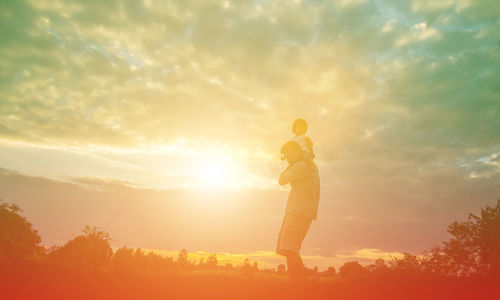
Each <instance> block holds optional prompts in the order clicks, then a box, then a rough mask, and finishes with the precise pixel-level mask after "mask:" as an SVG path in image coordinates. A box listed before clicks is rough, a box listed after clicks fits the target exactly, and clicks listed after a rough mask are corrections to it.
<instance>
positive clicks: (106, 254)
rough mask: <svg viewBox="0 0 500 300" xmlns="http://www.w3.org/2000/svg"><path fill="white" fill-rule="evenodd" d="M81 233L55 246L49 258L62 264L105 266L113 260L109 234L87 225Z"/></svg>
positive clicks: (91, 266)
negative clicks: (59, 245)
mask: <svg viewBox="0 0 500 300" xmlns="http://www.w3.org/2000/svg"><path fill="white" fill-rule="evenodd" d="M82 232H83V235H79V236H77V237H75V238H74V239H72V240H70V241H68V242H67V243H66V244H64V245H63V246H61V247H54V248H52V249H51V251H50V252H49V258H50V259H51V260H52V261H54V262H56V263H60V264H64V265H70V266H77V267H85V268H91V269H95V268H104V267H106V266H107V265H108V263H109V262H110V261H111V257H112V255H113V250H112V249H111V246H110V244H109V241H110V240H111V238H110V236H109V234H108V233H107V232H105V231H103V230H101V229H99V228H98V227H90V226H88V225H86V226H85V227H84V229H83V230H82Z"/></svg>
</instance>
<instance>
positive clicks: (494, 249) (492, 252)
mask: <svg viewBox="0 0 500 300" xmlns="http://www.w3.org/2000/svg"><path fill="white" fill-rule="evenodd" d="M448 232H449V233H450V234H451V235H452V236H453V237H452V238H451V239H450V240H449V241H447V242H444V243H443V245H444V246H443V247H442V248H435V249H433V251H432V252H431V257H432V259H430V260H429V264H434V268H436V266H440V265H441V267H442V268H443V269H445V270H447V271H448V272H449V273H451V274H453V275H465V276H469V275H472V274H475V273H480V274H491V275H500V199H498V200H497V204H496V207H490V206H488V205H487V206H486V208H483V209H481V215H480V216H476V215H474V214H469V218H468V220H467V221H463V222H458V221H455V222H453V223H452V224H450V226H449V227H448Z"/></svg>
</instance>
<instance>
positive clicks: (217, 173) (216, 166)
mask: <svg viewBox="0 0 500 300" xmlns="http://www.w3.org/2000/svg"><path fill="white" fill-rule="evenodd" d="M200 175H201V176H200V179H201V182H202V184H203V185H206V186H210V187H221V186H229V185H231V184H232V183H233V181H232V178H231V172H230V166H228V165H227V164H222V163H208V164H206V165H205V166H203V168H202V170H201V174H200Z"/></svg>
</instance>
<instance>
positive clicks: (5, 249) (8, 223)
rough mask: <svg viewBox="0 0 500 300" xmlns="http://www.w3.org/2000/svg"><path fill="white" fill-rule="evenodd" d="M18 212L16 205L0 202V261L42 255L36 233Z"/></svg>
mask: <svg viewBox="0 0 500 300" xmlns="http://www.w3.org/2000/svg"><path fill="white" fill-rule="evenodd" d="M20 212H22V210H21V209H20V208H19V207H18V206H17V205H15V204H7V203H1V200H0V260H2V259H10V260H12V259H26V258H32V257H36V256H40V255H43V253H44V251H43V247H41V246H40V242H41V239H40V236H39V235H38V231H37V230H35V229H33V225H32V224H31V223H30V222H28V220H27V219H26V218H25V217H23V216H21V215H19V213H20Z"/></svg>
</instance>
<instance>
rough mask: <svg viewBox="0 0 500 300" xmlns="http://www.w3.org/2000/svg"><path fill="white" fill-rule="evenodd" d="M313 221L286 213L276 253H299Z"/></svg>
mask: <svg viewBox="0 0 500 300" xmlns="http://www.w3.org/2000/svg"><path fill="white" fill-rule="evenodd" d="M311 221H312V220H310V219H304V218H301V217H298V216H296V215H292V214H285V218H283V223H282V224H281V229H280V234H279V236H278V245H277V247H276V253H277V254H279V255H285V256H286V255H287V252H295V253H299V251H300V248H301V246H302V241H303V240H304V238H305V237H306V233H307V231H308V230H309V226H310V225H311Z"/></svg>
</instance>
